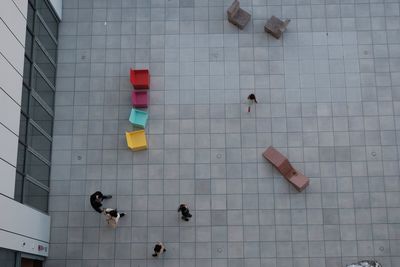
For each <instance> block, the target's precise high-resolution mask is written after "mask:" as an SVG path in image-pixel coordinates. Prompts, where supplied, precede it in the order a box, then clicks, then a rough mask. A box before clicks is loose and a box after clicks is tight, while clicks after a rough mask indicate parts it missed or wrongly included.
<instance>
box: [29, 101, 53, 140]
mask: <svg viewBox="0 0 400 267" xmlns="http://www.w3.org/2000/svg"><path fill="white" fill-rule="evenodd" d="M29 116H30V118H31V119H33V120H34V121H35V122H36V123H37V124H38V125H39V126H40V127H41V128H42V129H43V130H44V131H46V133H48V134H49V135H50V136H52V133H53V117H52V116H51V115H50V114H49V113H48V112H47V111H46V110H45V109H44V108H43V107H42V105H41V104H40V103H39V102H38V101H37V100H36V99H35V98H34V97H31V104H30V110H29Z"/></svg>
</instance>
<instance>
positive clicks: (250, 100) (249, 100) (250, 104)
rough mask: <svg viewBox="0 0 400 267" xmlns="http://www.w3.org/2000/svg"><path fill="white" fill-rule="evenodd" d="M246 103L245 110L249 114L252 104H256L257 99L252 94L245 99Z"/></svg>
mask: <svg viewBox="0 0 400 267" xmlns="http://www.w3.org/2000/svg"><path fill="white" fill-rule="evenodd" d="M247 103H248V108H247V112H250V109H251V106H252V105H253V104H257V103H258V102H257V99H256V96H255V95H254V94H249V96H248V97H247Z"/></svg>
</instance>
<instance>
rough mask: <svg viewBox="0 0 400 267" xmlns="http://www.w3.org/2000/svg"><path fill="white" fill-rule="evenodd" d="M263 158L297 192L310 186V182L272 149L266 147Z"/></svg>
mask: <svg viewBox="0 0 400 267" xmlns="http://www.w3.org/2000/svg"><path fill="white" fill-rule="evenodd" d="M263 157H264V158H265V159H266V160H268V161H269V162H270V163H271V164H272V165H274V167H275V168H276V169H277V170H278V171H279V172H280V173H281V174H282V176H283V177H285V179H286V180H287V181H288V182H289V183H291V184H292V185H293V186H294V187H295V188H296V189H297V191H299V192H301V191H303V190H304V189H305V188H306V187H307V186H308V185H309V184H310V180H309V179H308V178H307V177H306V176H304V175H303V174H302V173H300V172H298V171H297V170H296V169H295V168H293V166H292V164H290V162H289V160H288V159H287V158H286V157H285V156H284V155H282V154H281V153H280V152H279V151H278V150H276V149H275V148H274V147H272V146H270V147H268V148H267V150H265V151H264V153H263Z"/></svg>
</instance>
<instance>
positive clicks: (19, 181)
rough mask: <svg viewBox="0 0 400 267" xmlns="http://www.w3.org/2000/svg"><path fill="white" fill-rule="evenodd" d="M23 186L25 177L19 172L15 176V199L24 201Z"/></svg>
mask: <svg viewBox="0 0 400 267" xmlns="http://www.w3.org/2000/svg"><path fill="white" fill-rule="evenodd" d="M23 186H24V177H23V176H22V174H20V173H18V172H17V174H16V176H15V190H14V199H15V201H18V202H22V189H23Z"/></svg>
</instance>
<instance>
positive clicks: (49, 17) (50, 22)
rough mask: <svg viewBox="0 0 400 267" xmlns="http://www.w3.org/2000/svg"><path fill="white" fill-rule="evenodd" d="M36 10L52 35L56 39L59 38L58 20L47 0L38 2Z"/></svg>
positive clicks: (38, 0)
mask: <svg viewBox="0 0 400 267" xmlns="http://www.w3.org/2000/svg"><path fill="white" fill-rule="evenodd" d="M36 10H37V12H39V14H40V16H41V17H42V18H43V20H44V21H45V23H46V25H47V27H48V28H49V29H50V31H51V33H52V34H53V36H54V37H55V38H57V37H58V19H57V18H56V16H55V15H54V13H53V12H52V11H51V8H50V6H49V5H48V4H47V1H45V0H37V1H36Z"/></svg>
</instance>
